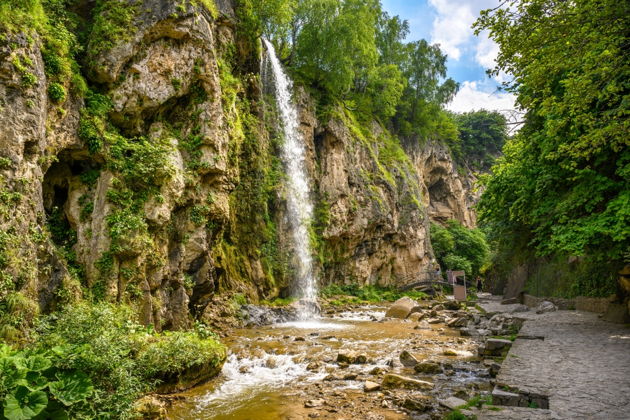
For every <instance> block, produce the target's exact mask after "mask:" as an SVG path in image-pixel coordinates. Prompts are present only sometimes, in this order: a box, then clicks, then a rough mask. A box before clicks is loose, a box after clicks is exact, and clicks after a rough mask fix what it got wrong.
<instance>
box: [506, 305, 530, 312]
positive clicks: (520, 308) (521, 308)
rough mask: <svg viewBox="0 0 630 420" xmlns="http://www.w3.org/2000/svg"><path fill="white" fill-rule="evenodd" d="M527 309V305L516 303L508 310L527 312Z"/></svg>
mask: <svg viewBox="0 0 630 420" xmlns="http://www.w3.org/2000/svg"><path fill="white" fill-rule="evenodd" d="M527 311H529V306H527V305H516V306H515V307H514V308H513V309H512V310H510V312H512V313H517V312H527Z"/></svg>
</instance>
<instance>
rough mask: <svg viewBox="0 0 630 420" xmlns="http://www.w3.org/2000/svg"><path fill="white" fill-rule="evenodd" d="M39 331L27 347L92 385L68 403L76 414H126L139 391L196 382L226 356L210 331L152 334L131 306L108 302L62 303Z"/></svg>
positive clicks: (129, 413) (81, 416) (88, 416)
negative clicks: (82, 396)
mask: <svg viewBox="0 0 630 420" xmlns="http://www.w3.org/2000/svg"><path fill="white" fill-rule="evenodd" d="M37 331H38V337H37V338H38V340H37V341H36V344H35V345H34V346H33V347H32V349H31V350H30V351H33V352H35V353H37V354H51V355H52V354H54V355H55V357H54V358H53V359H52V366H53V367H54V369H56V370H58V371H61V372H85V373H86V374H87V377H88V379H89V380H90V383H91V384H92V385H93V387H94V390H93V392H92V393H91V394H90V396H89V397H88V398H86V399H85V400H84V401H83V400H82V401H79V402H77V403H76V404H74V405H72V406H71V407H69V408H67V409H68V412H69V414H70V417H71V418H78V419H93V418H130V417H132V416H133V413H132V409H131V407H132V404H133V402H134V401H135V400H136V399H137V398H139V397H140V396H141V395H142V394H143V393H146V392H150V391H152V390H155V389H156V388H157V387H162V388H163V389H164V388H165V387H167V386H169V385H174V386H175V388H178V387H181V385H189V384H194V382H195V381H196V380H198V379H199V378H200V377H201V376H203V377H204V378H207V377H209V376H211V375H213V374H215V373H216V372H218V370H219V369H220V368H221V365H222V364H223V361H224V360H225V357H226V350H225V347H224V346H223V345H222V344H220V343H219V342H218V341H217V340H216V339H215V338H214V337H213V336H211V337H208V334H203V335H202V334H199V333H197V332H165V333H161V334H160V333H156V332H154V331H153V329H152V328H151V327H149V328H147V327H143V326H141V325H139V324H138V323H137V322H135V316H134V313H133V311H132V310H131V309H130V308H129V307H126V306H117V305H112V304H107V303H99V304H96V305H92V304H88V303H80V304H77V305H74V306H72V307H66V308H65V309H63V310H62V311H60V312H58V313H56V314H54V315H50V316H49V317H47V318H45V319H43V320H42V321H41V322H40V325H38V327H37ZM0 397H1V395H0ZM27 418H30V417H27Z"/></svg>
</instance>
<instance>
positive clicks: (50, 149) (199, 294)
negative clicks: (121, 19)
mask: <svg viewBox="0 0 630 420" xmlns="http://www.w3.org/2000/svg"><path fill="white" fill-rule="evenodd" d="M86 4H87V5H88V6H86V7H88V8H89V7H91V6H90V4H91V3H90V2H88V3H86ZM217 7H218V15H217V16H212V14H211V13H209V12H208V11H207V10H203V9H201V8H200V7H194V6H190V5H189V6H186V7H183V8H182V7H178V4H177V2H172V1H165V0H143V1H140V2H138V5H137V14H136V16H135V17H134V25H132V27H130V28H129V31H130V35H129V37H126V38H124V39H121V40H119V41H118V42H116V43H114V45H113V46H111V47H110V48H107V49H105V50H103V51H101V52H100V53H99V54H98V55H97V56H95V57H91V59H90V60H86V63H85V65H84V67H83V69H82V73H83V76H84V77H85V79H86V82H87V84H88V87H89V88H90V89H91V90H93V91H95V92H99V93H100V94H102V95H104V96H106V97H107V98H108V100H109V101H110V102H111V109H110V111H109V112H108V114H107V116H106V117H105V118H106V120H107V124H108V125H109V126H110V131H109V134H108V135H109V136H110V137H111V135H112V133H115V134H116V135H120V136H124V138H126V139H127V143H128V144H129V145H130V146H128V150H126V151H125V152H124V153H123V154H122V156H119V161H118V162H117V164H113V162H112V159H111V156H110V155H111V150H109V149H102V150H100V151H94V150H90V148H89V145H88V144H87V143H86V141H85V139H84V138H83V137H81V136H80V135H79V131H80V130H79V129H80V126H81V121H82V119H83V118H85V112H86V111H85V110H86V106H87V105H88V103H87V102H86V99H85V98H86V97H85V96H81V95H75V94H73V93H71V92H70V91H68V95H67V98H66V99H65V101H64V102H63V103H61V104H55V103H52V102H51V100H50V99H49V97H48V95H47V85H48V83H49V80H48V79H47V76H46V73H45V69H44V63H43V60H42V53H41V40H40V39H39V38H38V37H37V35H36V34H35V35H33V37H32V39H28V38H27V37H26V36H25V35H24V34H11V35H8V36H7V37H6V39H3V40H1V41H0V98H1V99H2V102H1V103H0V107H1V112H0V156H1V157H2V158H3V160H2V161H0V188H1V189H2V191H3V195H2V200H1V203H0V231H2V232H4V233H6V235H5V236H3V237H2V238H1V239H2V241H3V247H4V249H5V250H8V251H7V252H5V255H6V258H7V260H6V261H7V262H5V263H3V264H4V266H3V267H1V268H2V272H3V274H6V276H7V278H8V279H9V280H8V281H10V282H11V284H12V285H14V286H15V288H16V290H18V291H20V292H22V293H23V294H25V295H27V296H28V297H29V298H31V299H32V300H33V301H34V302H36V303H37V304H38V305H39V307H40V310H43V311H51V310H54V309H55V307H56V305H58V303H59V302H60V301H62V300H69V299H74V298H78V297H80V296H81V294H82V290H83V291H85V290H87V291H90V293H95V294H97V295H98V296H99V297H102V298H104V299H107V300H109V301H117V302H128V303H130V304H132V305H133V306H134V307H135V308H136V309H137V311H138V313H139V314H140V315H141V318H142V321H143V322H145V323H146V324H153V325H154V326H155V327H156V328H157V329H160V328H164V329H181V328H186V327H189V326H191V325H192V322H193V319H195V318H199V319H205V320H206V321H207V322H208V323H210V324H212V323H214V322H218V321H217V320H218V319H220V318H226V317H230V316H236V315H237V311H236V310H234V308H233V306H234V305H233V301H232V300H231V299H232V296H233V295H234V294H236V293H238V294H241V295H243V296H244V297H247V298H248V300H250V301H254V302H255V301H257V300H258V299H261V298H270V297H273V296H276V295H278V294H279V293H282V292H283V291H284V290H286V289H288V288H289V287H290V285H291V283H292V281H293V277H294V276H293V273H292V272H291V271H290V270H288V269H286V267H288V266H289V265H290V264H289V262H290V261H291V259H292V258H295V254H294V252H293V251H294V250H293V249H292V246H291V244H290V242H289V241H287V238H288V237H289V223H288V218H287V200H286V184H285V183H284V181H283V177H284V176H286V175H284V174H281V175H277V174H276V175H274V176H275V178H274V182H276V183H277V185H272V186H271V187H269V188H268V190H265V194H267V196H265V197H263V198H257V199H258V200H259V201H258V202H256V203H253V202H252V201H251V200H252V197H253V198H256V197H257V196H256V194H249V195H247V194H243V191H245V192H248V191H250V190H251V189H254V188H262V187H260V185H258V183H263V184H264V183H266V182H267V180H268V179H269V178H270V177H271V176H270V173H272V175H273V171H272V169H271V162H272V160H273V159H271V158H265V159H266V160H265V159H263V158H262V157H261V156H267V157H269V156H271V157H274V158H275V157H278V156H279V153H280V151H279V147H278V144H277V143H274V141H272V140H273V138H274V136H276V135H277V128H278V127H277V122H274V118H275V114H274V112H272V111H273V109H272V107H271V106H270V105H269V104H267V102H266V98H265V95H264V91H263V86H262V85H261V79H260V77H259V76H260V75H259V74H257V72H258V71H259V68H260V65H259V64H260V59H261V51H262V49H261V45H260V44H259V41H256V42H258V43H252V42H249V41H246V40H243V39H241V38H239V34H238V24H237V22H236V20H235V18H234V16H235V14H234V10H233V6H232V2H231V1H229V0H222V1H219V2H217ZM88 15H89V13H88ZM18 55H19V56H20V57H23V61H24V62H28V63H30V64H29V65H28V71H29V72H30V73H32V74H33V76H34V77H35V82H34V83H33V84H32V86H30V87H25V86H24V85H23V81H22V76H21V75H20V74H19V73H18V72H17V71H16V68H15V66H14V65H13V64H12V63H13V62H14V61H15V58H16V57H17V56H18ZM226 63H229V64H226ZM228 73H231V74H232V75H233V78H231V77H230V75H229V74H228ZM232 79H234V80H236V79H238V83H235V82H234V80H232ZM296 90H297V91H296V92H294V98H293V100H294V101H295V104H296V106H297V110H298V119H299V125H298V127H297V130H298V131H299V133H300V136H301V141H302V142H303V147H304V152H305V161H304V168H305V172H306V180H307V182H308V183H309V191H310V193H309V195H310V197H309V198H310V199H311V200H312V202H313V214H312V218H313V220H312V221H311V222H312V223H314V225H315V229H314V234H313V235H312V237H311V238H310V239H311V240H313V241H314V242H316V243H313V244H311V245H312V246H313V249H314V251H313V252H314V254H315V255H313V276H314V277H315V278H316V279H318V281H319V282H320V283H322V284H330V283H359V284H379V285H383V286H385V285H398V284H403V283H406V282H408V281H410V279H415V278H417V277H419V276H420V277H421V276H423V275H424V273H425V272H426V271H427V270H428V269H429V267H430V265H431V261H432V259H433V251H432V249H431V245H430V238H429V221H430V220H436V221H445V220H447V219H450V218H454V219H458V220H460V221H462V222H463V223H464V224H465V225H467V226H473V225H474V223H475V220H474V213H473V212H472V211H471V210H470V205H471V203H472V202H473V201H474V196H472V195H471V194H470V187H471V185H470V179H469V177H462V176H460V175H459V174H458V172H457V170H456V168H455V166H454V164H453V162H452V159H451V158H450V155H449V154H448V152H447V151H446V149H444V148H443V147H441V146H439V145H437V144H433V143H428V144H427V145H425V146H422V147H416V148H407V150H406V153H407V154H406V155H404V153H402V155H401V153H399V152H402V149H400V148H399V147H398V146H395V145H393V143H390V146H391V147H390V149H384V148H383V147H382V146H379V143H378V142H377V141H376V140H375V139H382V138H384V136H387V134H386V133H385V132H384V130H383V129H382V128H381V127H380V126H379V125H378V124H376V123H373V124H369V126H368V127H357V125H358V123H353V122H352V121H349V120H348V118H346V117H344V116H343V110H339V111H338V112H335V113H333V115H332V117H330V119H327V120H326V121H323V120H320V118H318V117H317V113H316V110H315V107H314V104H313V102H312V100H311V99H310V97H309V96H308V95H307V94H306V93H305V92H304V91H303V90H302V89H300V88H297V89H296ZM101 129H102V128H101ZM101 134H102V133H101ZM110 140H111V138H109V139H108V140H107V142H110ZM107 142H106V143H107ZM108 144H109V143H108ZM140 144H143V145H144V146H143V149H142V151H141V152H142V153H144V151H146V150H151V147H150V146H155V147H159V148H162V149H163V150H164V153H162V154H161V155H160V156H161V159H162V160H161V161H160V164H159V165H155V167H152V166H151V165H150V164H151V159H150V158H146V159H145V160H142V159H141V158H138V153H140V152H137V151H136V152H133V149H134V147H136V145H140ZM138 147H139V146H138ZM137 150H139V149H137ZM108 153H109V155H108ZM134 153H135V154H134ZM140 154H141V153H140ZM401 156H405V157H404V158H402V157H401ZM134 159H136V160H137V161H138V162H137V163H138V164H137V165H136V166H135V167H134V169H133V170H134V171H137V173H133V174H131V175H133V176H135V179H134V182H135V184H134V183H133V182H130V181H129V180H127V179H126V178H129V176H127V175H125V173H124V170H125V168H124V167H121V166H124V165H127V164H131V163H133V162H135V160H134ZM130 162H131V163H130ZM115 163H116V162H115ZM147 167H148V168H151V169H150V171H149V172H146V173H145V172H143V171H144V170H145V169H146V168H147ZM149 181H150V184H151V188H148V187H147V184H148V183H149ZM123 184H124V185H123ZM121 185H123V186H124V187H125V188H126V190H125V191H127V192H129V191H131V193H132V194H135V196H136V200H137V203H136V205H134V206H128V207H126V208H124V209H123V208H122V207H121V206H122V205H124V202H125V201H124V199H125V197H122V196H120V195H118V196H116V192H117V191H118V192H119V191H121ZM265 185H266V184H265ZM265 188H267V187H265ZM144 192H146V197H145V198H143V199H142V200H139V199H137V197H138V196H140V195H142V194H143V193H144ZM4 193H6V194H4ZM242 197H246V198H242ZM121 203H123V204H121ZM254 205H256V206H257V207H255V206H254ZM121 209H122V210H125V211H124V212H123V211H122V210H121ZM122 216H124V217H125V219H122ZM121 220H122V222H125V223H122V222H121ZM128 221H135V222H137V223H135V224H131V223H127V222H128ZM52 222H54V223H55V224H56V226H59V227H61V228H62V230H63V231H65V232H69V233H71V235H70V236H72V238H64V239H63V241H65V242H64V243H65V247H66V249H65V251H63V252H62V250H61V249H60V245H59V243H55V241H57V242H59V238H55V237H53V236H51V235H50V234H49V233H48V232H49V231H50V225H51V223H52ZM116 223H118V225H116ZM115 225H116V226H117V229H118V230H113V226H115ZM270 226H272V227H273V229H271V228H270ZM259 244H262V245H259ZM272 245H273V247H272ZM69 253H71V254H72V256H71V257H72V260H73V261H70V260H69V259H68V258H69V255H68V254H69ZM69 267H70V270H69ZM77 270H79V274H80V275H79V276H78V277H77V276H76V275H75V274H74V273H76V271H77ZM79 281H81V282H83V284H80V283H79ZM81 286H83V287H81ZM6 293H8V292H7V289H3V288H0V298H2V297H4V295H6Z"/></svg>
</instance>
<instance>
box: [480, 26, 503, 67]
mask: <svg viewBox="0 0 630 420" xmlns="http://www.w3.org/2000/svg"><path fill="white" fill-rule="evenodd" d="M475 49H476V52H475V60H476V61H477V62H478V63H479V64H481V65H482V66H483V67H484V68H486V69H491V68H493V67H494V66H495V64H496V63H495V60H496V59H497V56H498V55H499V45H498V44H497V43H496V42H494V41H493V40H491V39H490V38H488V33H487V32H486V31H483V32H482V33H481V34H480V35H479V42H478V43H477V46H476V48H475Z"/></svg>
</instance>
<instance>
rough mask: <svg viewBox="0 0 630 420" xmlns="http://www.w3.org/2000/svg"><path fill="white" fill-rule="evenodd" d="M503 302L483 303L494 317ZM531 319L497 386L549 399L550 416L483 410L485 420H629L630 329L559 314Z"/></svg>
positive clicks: (531, 314)
mask: <svg viewBox="0 0 630 420" xmlns="http://www.w3.org/2000/svg"><path fill="white" fill-rule="evenodd" d="M497 305H498V306H499V307H500V306H504V307H505V306H508V305H500V304H499V303H498V302H490V303H481V304H480V306H482V307H484V306H486V307H487V309H490V311H489V312H492V311H493V310H494V309H496V307H497ZM514 315H515V316H519V317H521V316H522V317H523V318H526V319H527V321H526V322H525V324H524V325H523V327H522V329H521V331H520V333H519V335H521V336H529V337H538V336H540V337H544V340H541V339H519V338H517V339H516V341H515V342H514V344H513V346H512V348H511V349H510V352H509V353H508V356H507V357H506V359H505V361H504V362H503V365H502V367H501V370H500V372H499V375H498V376H497V384H498V385H500V386H501V385H505V386H508V387H510V388H516V389H518V390H519V391H520V392H521V393H528V394H538V395H545V396H547V397H548V398H549V410H536V409H527V408H522V409H521V408H518V409H511V408H506V409H504V410H501V411H493V412H490V411H486V410H484V411H483V412H482V413H481V415H479V418H480V419H521V418H522V419H529V418H532V419H533V418H536V419H539V418H540V419H545V418H549V419H556V418H557V419H570V420H573V419H606V420H630V328H629V327H628V326H623V325H618V324H611V323H608V322H605V321H602V320H601V319H599V317H598V316H597V314H594V313H589V312H580V311H557V312H551V313H546V314H541V315H536V314H535V312H534V310H530V311H529V312H523V313H515V314H514Z"/></svg>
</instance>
